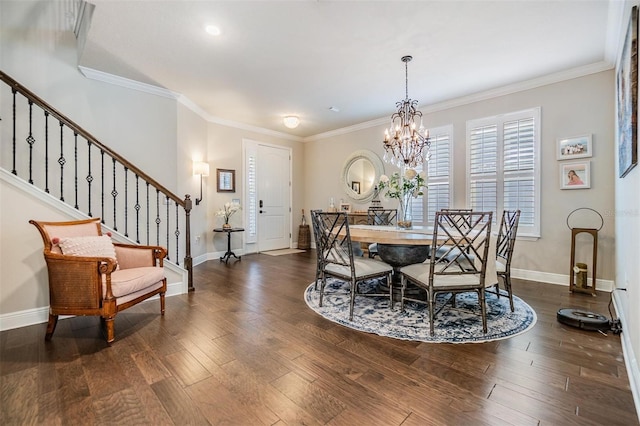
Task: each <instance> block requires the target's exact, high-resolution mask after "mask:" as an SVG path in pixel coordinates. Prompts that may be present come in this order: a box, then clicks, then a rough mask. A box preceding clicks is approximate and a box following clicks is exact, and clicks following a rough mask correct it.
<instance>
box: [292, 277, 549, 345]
mask: <svg viewBox="0 0 640 426" xmlns="http://www.w3.org/2000/svg"><path fill="white" fill-rule="evenodd" d="M376 286H377V280H369V281H367V282H365V283H363V284H360V289H361V292H362V293H368V292H373V291H374V290H375V287H376ZM348 291H349V284H348V283H346V282H344V281H340V280H337V279H333V278H328V279H327V288H326V289H325V295H324V298H323V306H322V307H319V306H318V302H319V299H320V297H319V291H318V290H314V289H313V283H311V285H310V286H309V287H307V289H306V290H305V294H304V299H305V301H306V302H307V305H308V306H309V307H310V308H311V309H313V310H314V311H316V312H317V313H318V314H320V315H322V316H323V317H325V318H326V319H328V320H330V321H333V322H336V323H338V324H341V325H343V326H345V327H349V328H352V329H354V330H359V331H364V332H367V333H374V334H378V335H380V336H386V337H392V338H394V339H403V340H418V341H421V342H430V343H483V342H490V341H492V340H500V339H507V338H509V337H513V336H517V335H518V334H521V333H524V332H525V331H527V330H529V329H530V328H531V327H533V326H534V324H535V323H536V318H537V317H536V313H535V311H534V310H533V309H532V308H531V306H529V305H528V304H526V303H525V302H524V301H522V299H520V298H518V297H516V296H513V303H514V306H515V311H514V312H511V308H510V307H509V298H508V297H507V296H506V295H504V296H501V297H500V298H499V299H498V297H497V296H496V295H495V294H489V293H487V297H486V300H487V334H484V333H482V317H481V316H480V305H479V304H478V296H477V295H476V294H475V293H461V294H458V295H457V297H456V307H455V308H453V307H452V306H451V305H450V304H449V306H446V307H445V308H444V309H443V310H442V311H440V312H439V313H438V314H437V315H436V318H435V332H434V335H433V336H430V335H429V312H428V310H427V306H426V305H424V304H420V303H414V302H408V303H405V307H404V313H403V312H401V311H400V302H395V303H394V306H393V310H391V309H389V298H386V297H384V298H383V297H357V296H356V303H355V307H354V312H353V321H349V295H348ZM503 294H505V293H503ZM448 299H449V296H448V295H447V294H442V295H439V296H438V297H437V298H436V309H438V308H439V307H440V306H442V305H443V303H446V302H447V301H448ZM449 303H450V302H449Z"/></svg>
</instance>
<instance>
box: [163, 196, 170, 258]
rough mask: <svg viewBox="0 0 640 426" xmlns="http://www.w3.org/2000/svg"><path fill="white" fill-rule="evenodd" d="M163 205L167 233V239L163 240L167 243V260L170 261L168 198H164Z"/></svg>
mask: <svg viewBox="0 0 640 426" xmlns="http://www.w3.org/2000/svg"><path fill="white" fill-rule="evenodd" d="M164 199H165V204H166V205H167V216H166V217H167V224H166V225H165V228H166V231H167V239H166V240H165V241H166V242H167V260H171V257H170V256H169V223H170V221H169V197H167V196H165V198H164Z"/></svg>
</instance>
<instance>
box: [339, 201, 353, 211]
mask: <svg viewBox="0 0 640 426" xmlns="http://www.w3.org/2000/svg"><path fill="white" fill-rule="evenodd" d="M340 211H341V212H345V213H351V204H349V203H340Z"/></svg>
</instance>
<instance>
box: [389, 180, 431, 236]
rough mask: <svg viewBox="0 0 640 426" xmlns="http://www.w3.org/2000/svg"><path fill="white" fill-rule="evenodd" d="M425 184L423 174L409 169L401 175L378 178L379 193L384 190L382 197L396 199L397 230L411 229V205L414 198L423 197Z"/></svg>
mask: <svg viewBox="0 0 640 426" xmlns="http://www.w3.org/2000/svg"><path fill="white" fill-rule="evenodd" d="M425 183H426V181H425V174H424V172H420V173H418V172H416V171H415V170H414V169H410V168H407V169H405V170H404V172H403V173H402V174H400V173H398V172H395V173H393V174H392V175H391V177H389V176H387V175H382V176H380V182H379V183H378V189H379V190H380V191H382V190H384V189H386V190H387V191H386V193H384V195H385V196H386V197H387V198H397V199H398V203H399V204H398V222H397V226H398V228H404V229H411V227H412V226H413V225H412V222H413V221H412V217H411V204H412V202H413V199H414V198H418V197H419V196H421V195H424V192H423V189H424V188H426V184H425Z"/></svg>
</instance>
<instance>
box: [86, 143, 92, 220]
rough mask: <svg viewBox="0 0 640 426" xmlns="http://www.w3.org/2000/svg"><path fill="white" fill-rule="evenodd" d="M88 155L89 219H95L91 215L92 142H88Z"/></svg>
mask: <svg viewBox="0 0 640 426" xmlns="http://www.w3.org/2000/svg"><path fill="white" fill-rule="evenodd" d="M87 153H88V157H89V173H88V174H87V178H86V179H87V183H88V187H89V194H88V195H89V213H88V215H89V217H93V215H92V214H91V183H92V182H93V176H92V175H91V141H87Z"/></svg>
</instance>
